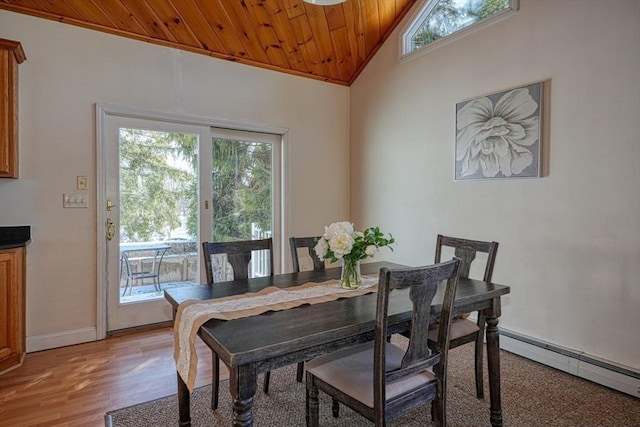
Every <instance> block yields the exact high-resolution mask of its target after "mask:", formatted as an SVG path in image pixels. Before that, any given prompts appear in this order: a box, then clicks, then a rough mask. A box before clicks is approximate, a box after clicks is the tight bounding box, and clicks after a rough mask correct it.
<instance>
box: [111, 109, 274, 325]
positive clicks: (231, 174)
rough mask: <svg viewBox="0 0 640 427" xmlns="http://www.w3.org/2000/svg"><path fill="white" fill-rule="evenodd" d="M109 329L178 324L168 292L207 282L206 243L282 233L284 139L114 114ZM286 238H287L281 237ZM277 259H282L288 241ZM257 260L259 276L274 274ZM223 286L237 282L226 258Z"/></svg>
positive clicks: (253, 270) (253, 266)
mask: <svg viewBox="0 0 640 427" xmlns="http://www.w3.org/2000/svg"><path fill="white" fill-rule="evenodd" d="M106 117H107V120H106V129H105V139H106V144H103V145H105V148H104V153H105V156H104V161H105V165H104V171H105V173H104V177H103V178H104V179H103V181H104V184H105V195H104V196H105V197H104V198H103V200H104V203H102V204H103V206H99V208H100V209H103V210H104V211H103V212H102V217H104V218H106V221H105V224H104V226H105V235H106V240H105V251H104V253H105V254H106V263H104V265H105V269H106V271H105V273H104V277H106V281H107V284H106V286H105V290H106V318H107V319H106V320H107V321H106V324H107V331H114V330H119V329H125V328H131V327H137V326H141V325H146V324H151V323H159V322H163V321H168V320H170V319H171V317H172V315H171V310H170V308H169V305H168V303H166V301H165V300H164V293H163V291H164V289H167V288H173V287H180V286H193V285H196V284H200V283H203V282H204V281H205V277H206V275H205V272H204V263H203V262H202V255H201V254H200V252H201V243H202V242H203V241H233V240H250V239H260V238H265V237H272V236H278V235H279V234H280V230H279V224H280V214H279V212H280V209H279V207H280V203H281V202H280V175H281V172H280V169H281V168H280V152H281V149H280V144H281V136H280V135H271V134H262V133H256V132H245V131H237V130H226V129H218V128H212V127H209V126H196V125H190V124H180V123H173V122H168V121H159V120H147V119H139V118H132V117H125V116H121V115H107V116H106ZM274 240H276V241H278V240H279V239H274ZM274 249H275V252H276V253H277V254H279V253H280V250H279V249H280V248H279V242H276V245H275V248H274ZM268 265H269V264H268V259H265V258H264V255H261V254H259V253H257V254H256V255H255V259H254V260H253V261H252V263H251V274H252V275H254V276H260V275H265V274H268V273H269V272H268V269H265V266H268ZM217 271H218V273H219V276H218V277H217V278H216V280H224V279H225V278H228V277H230V276H229V275H230V274H231V271H230V269H229V266H228V265H226V263H225V262H224V260H221V261H220V262H219V263H218V268H217Z"/></svg>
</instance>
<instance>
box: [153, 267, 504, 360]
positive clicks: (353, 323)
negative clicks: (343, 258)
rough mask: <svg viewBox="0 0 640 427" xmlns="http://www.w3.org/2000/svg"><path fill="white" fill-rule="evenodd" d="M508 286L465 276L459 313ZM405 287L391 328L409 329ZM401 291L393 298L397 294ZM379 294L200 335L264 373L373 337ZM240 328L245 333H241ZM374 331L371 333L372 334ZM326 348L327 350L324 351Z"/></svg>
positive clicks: (202, 291)
mask: <svg viewBox="0 0 640 427" xmlns="http://www.w3.org/2000/svg"><path fill="white" fill-rule="evenodd" d="M383 266H385V267H389V268H402V267H404V266H401V265H398V264H392V263H387V262H375V263H369V264H362V273H363V274H375V273H377V272H378V271H379V269H380V268H381V267H383ZM339 277H340V268H329V269H326V270H325V271H307V272H300V273H288V274H280V275H275V276H270V277H262V278H254V279H248V280H241V281H233V282H223V283H216V284H214V285H201V286H193V287H186V288H174V289H167V290H165V298H166V299H167V300H168V301H169V302H170V303H171V304H172V305H173V307H174V308H176V307H177V305H178V304H179V303H181V302H183V301H186V300H188V299H197V300H207V299H212V298H221V297H226V296H230V295H237V294H243V293H247V292H256V291H259V290H260V289H263V288H265V287H268V286H277V287H290V286H297V285H300V284H303V283H306V282H319V281H324V280H328V279H338V278H339ZM509 291H510V289H509V287H508V286H503V285H498V284H494V283H487V282H483V281H477V280H471V279H461V280H460V282H459V285H458V291H457V293H456V302H455V309H454V315H458V314H462V313H467V312H469V311H474V310H481V309H484V308H489V306H490V304H491V301H492V300H493V299H494V298H499V297H500V296H502V295H505V294H508V293H509ZM400 292H402V291H393V292H392V296H391V299H390V304H389V316H390V317H389V324H390V331H391V332H400V331H403V330H406V329H407V328H408V326H409V321H410V311H411V307H410V305H408V304H410V303H409V302H408V300H407V298H406V296H404V297H403V296H402V295H400ZM394 293H396V297H395V298H394V296H393V294H394ZM442 297H443V294H442V293H441V292H438V294H437V295H436V297H435V299H434V305H433V306H432V316H433V317H434V318H435V317H436V316H438V315H439V313H440V309H439V307H440V304H441V302H442ZM376 298H377V296H376V294H375V293H372V294H368V295H363V296H359V297H354V298H344V299H339V300H336V301H331V302H326V303H322V304H313V305H303V306H300V307H296V308H292V309H288V310H282V311H273V312H267V313H265V314H261V315H259V316H252V317H245V318H242V319H236V320H230V321H223V320H210V321H208V322H207V323H205V324H204V325H203V326H202V327H201V328H200V332H199V335H200V337H201V338H202V339H203V340H204V341H205V342H206V343H207V345H209V347H211V349H212V350H213V351H215V352H216V353H217V354H218V356H219V357H220V359H221V360H222V361H223V362H224V363H225V364H227V365H228V366H230V367H233V366H240V365H245V364H251V363H256V364H260V366H258V367H257V369H258V370H259V371H260V372H263V371H266V370H269V369H272V368H276V367H278V366H284V365H287V364H289V363H292V361H294V360H302V359H301V355H300V352H304V357H305V358H308V357H309V356H311V354H310V351H309V349H310V348H313V347H315V346H323V347H324V346H326V345H327V344H328V343H331V342H333V341H334V342H335V343H336V345H337V346H339V345H344V340H348V339H349V338H350V337H357V339H358V340H360V341H365V340H370V339H373V331H374V329H375V328H374V324H375V312H376V304H377V299H376ZM239 331H241V333H239ZM367 333H371V337H368V336H367ZM319 351H322V352H326V348H323V349H319Z"/></svg>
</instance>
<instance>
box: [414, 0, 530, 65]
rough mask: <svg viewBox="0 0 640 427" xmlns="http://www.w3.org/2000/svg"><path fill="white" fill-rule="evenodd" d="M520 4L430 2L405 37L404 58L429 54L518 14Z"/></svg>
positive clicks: (464, 0) (477, 0) (482, 0)
mask: <svg viewBox="0 0 640 427" xmlns="http://www.w3.org/2000/svg"><path fill="white" fill-rule="evenodd" d="M518 3H519V0H427V1H426V2H425V3H424V6H423V7H422V9H420V10H419V11H418V13H417V14H416V15H415V18H414V19H413V20H412V21H411V23H410V24H409V26H408V27H407V29H406V30H405V31H404V33H403V35H402V56H403V57H404V56H407V55H409V54H412V53H414V52H417V51H426V50H431V49H433V48H436V47H438V46H442V45H443V44H446V43H448V42H449V41H452V40H455V39H457V38H460V37H463V36H464V35H466V34H469V33H472V32H474V31H476V30H478V29H480V28H482V27H485V26H487V25H490V24H492V23H494V22H497V21H499V20H501V19H503V18H506V17H507V16H511V15H512V14H514V13H515V12H516V11H517V10H518V7H519V4H518Z"/></svg>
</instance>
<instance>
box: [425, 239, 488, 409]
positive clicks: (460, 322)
mask: <svg viewBox="0 0 640 427" xmlns="http://www.w3.org/2000/svg"><path fill="white" fill-rule="evenodd" d="M443 246H447V247H451V248H454V249H455V256H456V257H457V258H459V259H460V277H463V278H469V270H470V269H471V263H472V262H473V261H474V260H475V258H476V253H478V252H483V253H486V254H487V262H486V264H485V269H484V276H483V278H482V280H484V281H485V282H490V281H491V276H492V275H493V265H494V263H495V261H496V253H497V252H498V242H482V241H478V240H467V239H460V238H457V237H448V236H443V235H441V234H438V238H437V241H436V256H435V262H436V263H438V262H440V257H441V253H442V247H443ZM463 317H466V316H463ZM484 326H485V316H484V314H483V313H482V312H478V320H477V322H475V323H474V322H472V321H471V320H467V319H466V318H456V319H454V320H453V322H452V323H451V332H450V334H449V335H450V339H451V343H450V344H449V347H450V348H456V347H458V346H461V345H463V344H467V343H471V342H474V343H475V345H476V347H475V374H476V396H478V399H483V398H484V386H483V379H482V365H483V363H482V359H483V348H484ZM438 333H439V328H438V325H437V324H434V325H431V327H430V329H429V346H431V347H435V346H436V345H437V338H438Z"/></svg>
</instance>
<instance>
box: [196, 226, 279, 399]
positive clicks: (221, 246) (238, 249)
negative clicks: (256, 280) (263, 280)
mask: <svg viewBox="0 0 640 427" xmlns="http://www.w3.org/2000/svg"><path fill="white" fill-rule="evenodd" d="M261 250H266V251H269V275H271V276H273V239H271V238H269V239H262V240H243V241H238V242H203V243H202V253H203V254H204V265H205V269H206V273H207V283H208V284H210V285H213V283H214V268H213V262H212V260H211V258H212V256H213V255H222V254H224V255H226V258H227V259H226V261H227V262H228V263H229V264H230V265H231V268H232V269H233V280H242V279H248V278H249V263H250V262H251V252H252V251H261ZM212 357H213V372H212V374H211V409H213V410H215V409H217V408H218V392H219V389H220V384H219V377H220V359H218V355H217V354H216V353H215V352H212ZM270 379H271V372H267V373H266V374H265V377H264V386H263V388H264V392H265V393H268V392H269V380H270Z"/></svg>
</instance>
